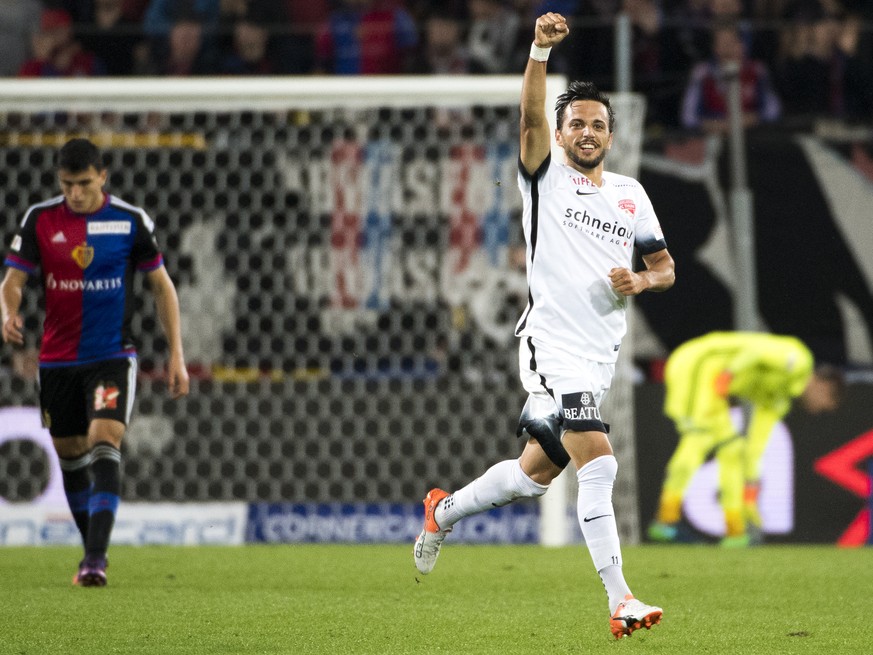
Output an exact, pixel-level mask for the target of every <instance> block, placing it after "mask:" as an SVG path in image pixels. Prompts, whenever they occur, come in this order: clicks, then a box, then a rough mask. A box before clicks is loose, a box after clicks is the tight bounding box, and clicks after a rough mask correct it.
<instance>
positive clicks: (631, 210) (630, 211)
mask: <svg viewBox="0 0 873 655" xmlns="http://www.w3.org/2000/svg"><path fill="white" fill-rule="evenodd" d="M618 208H619V209H620V210H621V211H623V212H624V213H625V215H626V216H627V217H628V218H631V219H632V218H634V217H635V216H636V213H637V206H636V204H634V201H633V200H631V199H630V198H625V199H624V200H619V201H618Z"/></svg>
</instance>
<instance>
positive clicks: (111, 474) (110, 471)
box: [85, 442, 121, 558]
mask: <svg viewBox="0 0 873 655" xmlns="http://www.w3.org/2000/svg"><path fill="white" fill-rule="evenodd" d="M91 456H92V461H91V475H92V476H93V478H94V487H93V490H92V492H91V499H90V501H89V504H88V511H89V514H90V520H89V522H88V539H87V540H86V542H85V555H86V556H87V557H96V558H101V557H106V551H107V550H108V549H109V538H110V536H111V535H112V526H113V525H114V524H115V513H116V512H117V511H118V502H119V498H120V495H121V451H120V450H118V449H117V448H116V447H115V446H113V445H112V444H109V443H106V442H100V443H98V444H97V445H96V446H94V449H93V450H92V451H91Z"/></svg>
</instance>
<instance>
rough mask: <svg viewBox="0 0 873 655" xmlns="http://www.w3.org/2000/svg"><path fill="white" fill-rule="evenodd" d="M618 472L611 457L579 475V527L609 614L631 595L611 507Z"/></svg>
mask: <svg viewBox="0 0 873 655" xmlns="http://www.w3.org/2000/svg"><path fill="white" fill-rule="evenodd" d="M617 472H618V462H616V460H615V457H613V456H612V455H603V456H601V457H597V458H595V459H593V460H591V461H590V462H588V463H587V464H585V466H583V467H582V468H581V469H579V470H578V471H577V472H576V479H577V480H579V496H578V501H577V503H576V511H577V513H578V515H579V525H580V527H581V528H582V536H584V537H585V544H586V545H587V546H588V552H589V553H591V560H592V561H593V562H594V568H595V569H596V570H597V572H598V573H599V574H600V579H601V580H602V581H603V586H604V587H605V588H606V593H607V595H608V596H609V607H610V613H612V612H614V611H615V608H616V607H617V606H618V604H619V603H620V602H621V601H623V600H624V597H625V596H626V595H627V594H629V593H630V589H628V586H627V583H626V582H625V580H624V574H623V573H622V570H621V544H620V542H619V539H618V527H617V526H616V523H615V510H614V509H613V507H612V485H613V483H614V482H615V475H616V473H617Z"/></svg>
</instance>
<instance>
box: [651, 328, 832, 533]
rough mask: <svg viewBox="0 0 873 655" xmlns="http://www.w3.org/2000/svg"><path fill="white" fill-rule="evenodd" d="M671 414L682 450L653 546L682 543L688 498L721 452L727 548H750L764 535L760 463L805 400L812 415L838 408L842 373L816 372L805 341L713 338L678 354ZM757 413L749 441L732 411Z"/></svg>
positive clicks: (672, 365) (671, 376)
mask: <svg viewBox="0 0 873 655" xmlns="http://www.w3.org/2000/svg"><path fill="white" fill-rule="evenodd" d="M664 381H665V384H666V399H665V401H664V411H665V413H666V414H667V416H669V417H670V418H671V419H672V420H673V422H674V423H675V425H676V429H677V430H678V432H679V445H678V446H677V448H676V452H675V453H673V456H672V457H671V458H670V462H669V463H668V464H667V475H666V479H665V480H664V484H663V488H662V491H661V499H660V505H659V508H658V515H657V518H656V520H655V521H654V522H653V523H652V524H651V525H650V526H649V530H648V535H649V538H650V539H652V540H654V541H675V540H676V537H677V525H678V523H679V520H680V518H681V512H682V498H683V495H684V494H685V491H686V489H687V488H688V484H689V482H690V481H691V478H692V476H693V475H694V473H695V471H697V469H698V468H699V467H700V465H701V464H702V463H703V462H704V460H705V459H706V458H707V456H709V455H710V454H711V453H713V452H714V454H715V457H716V459H717V461H718V471H719V493H720V502H721V506H722V509H723V510H724V516H725V535H726V536H725V538H724V539H723V541H722V543H723V544H724V545H727V546H730V545H736V546H742V545H748V543H749V530H747V526H751V530H753V531H756V532H760V527H761V517H760V515H759V513H758V508H757V491H758V487H759V480H760V477H761V470H760V467H761V458H762V456H763V454H764V449H765V448H766V446H767V441H768V440H769V438H770V434H771V432H772V431H773V428H774V426H775V425H776V423H777V422H778V421H779V420H780V419H781V418H782V417H783V416H785V415H786V414H787V413H788V410H789V409H790V408H791V404H792V402H793V401H794V400H795V399H796V398H798V397H800V398H802V401H803V404H804V407H805V408H806V410H807V411H808V412H810V413H819V412H823V411H830V410H833V409H835V408H836V407H837V404H838V402H839V395H840V391H841V387H842V377H841V375H840V374H839V372H838V371H836V370H835V369H833V368H830V367H827V368H822V369H819V370H818V371H815V370H814V361H813V356H812V353H811V352H810V351H809V349H808V348H807V347H806V346H805V345H804V344H803V342H801V341H800V340H799V339H797V338H795V337H790V336H779V335H773V334H766V333H759V332H712V333H710V334H707V335H704V336H702V337H698V338H696V339H692V340H691V341H687V342H686V343H684V344H682V345H681V346H679V347H678V348H677V349H676V350H675V351H674V352H673V354H672V355H671V356H670V358H669V359H668V360H667V365H666V368H665V371H664ZM736 402H744V403H745V404H747V405H748V409H750V410H751V414H750V416H749V418H748V421H747V422H746V429H745V434H739V433H738V429H737V427H736V426H735V425H734V423H733V421H732V419H731V414H730V407H731V404H732V403H736Z"/></svg>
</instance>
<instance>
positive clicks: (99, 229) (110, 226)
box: [88, 221, 131, 234]
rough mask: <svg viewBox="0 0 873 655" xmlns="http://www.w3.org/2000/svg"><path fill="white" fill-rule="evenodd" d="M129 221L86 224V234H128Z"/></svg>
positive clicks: (129, 228)
mask: <svg viewBox="0 0 873 655" xmlns="http://www.w3.org/2000/svg"><path fill="white" fill-rule="evenodd" d="M130 230H131V224H130V221H95V222H93V223H88V234H130Z"/></svg>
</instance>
